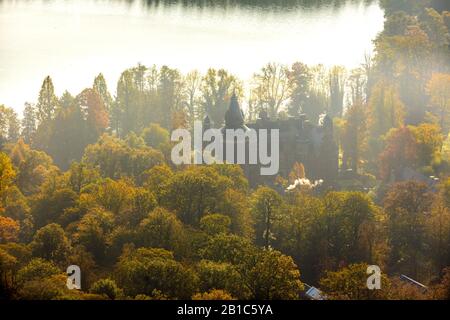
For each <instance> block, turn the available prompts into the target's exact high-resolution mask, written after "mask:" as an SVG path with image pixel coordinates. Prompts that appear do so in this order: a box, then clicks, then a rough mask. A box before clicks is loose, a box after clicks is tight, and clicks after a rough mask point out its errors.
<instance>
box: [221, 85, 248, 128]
mask: <svg viewBox="0 0 450 320" xmlns="http://www.w3.org/2000/svg"><path fill="white" fill-rule="evenodd" d="M243 125H244V116H243V114H242V111H241V108H240V107H239V102H238V99H237V96H236V92H235V91H233V95H232V96H231V99H230V107H229V108H228V110H227V112H226V113H225V127H226V128H232V129H237V128H240V127H242V126H243Z"/></svg>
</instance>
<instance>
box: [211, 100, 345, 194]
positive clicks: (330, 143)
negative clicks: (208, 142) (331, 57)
mask: <svg viewBox="0 0 450 320" xmlns="http://www.w3.org/2000/svg"><path fill="white" fill-rule="evenodd" d="M211 125H212V124H211V121H210V119H209V117H208V116H206V118H205V119H204V121H203V129H205V130H206V129H208V128H211ZM226 129H243V130H244V131H246V130H249V129H254V130H255V131H256V132H257V133H259V130H261V129H267V130H268V132H270V129H278V130H279V172H278V174H277V175H281V176H283V177H288V175H289V173H290V172H291V170H292V167H293V165H294V163H295V162H300V163H302V164H303V165H304V167H305V173H306V176H307V178H309V179H311V180H317V179H323V180H324V184H325V185H331V184H333V182H334V181H335V180H336V178H337V175H338V147H337V145H336V142H335V139H334V134H333V122H332V119H331V118H330V117H329V116H328V115H323V116H322V117H321V118H320V120H319V123H318V124H313V123H311V122H310V121H309V120H308V119H307V118H306V116H305V115H304V114H299V115H298V116H296V117H289V118H288V119H270V118H269V117H268V116H267V113H266V112H264V111H262V112H260V114H259V118H258V119H257V120H256V121H255V122H253V123H248V124H245V122H244V116H243V112H242V110H241V108H240V107H239V103H238V101H237V97H236V96H235V95H233V96H232V97H231V101H230V105H229V108H228V110H227V111H226V113H225V125H224V126H223V127H222V128H221V131H222V133H223V134H224V133H225V130H226ZM224 135H225V134H224ZM269 142H270V139H269ZM224 148H225V144H224ZM268 149H269V150H271V146H268ZM246 150H248V148H246ZM242 166H243V170H244V173H245V175H246V176H247V178H248V180H249V182H250V185H251V186H256V185H259V184H272V183H273V182H274V180H275V177H276V176H277V175H274V176H262V175H261V174H260V167H261V165H260V164H245V165H242Z"/></svg>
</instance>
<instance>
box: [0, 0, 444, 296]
mask: <svg viewBox="0 0 450 320" xmlns="http://www.w3.org/2000/svg"><path fill="white" fill-rule="evenodd" d="M245 2H252V1H245ZM288 2H290V1H288ZM424 3H427V6H425V5H424ZM381 4H382V6H383V8H384V10H385V26H384V30H383V31H382V32H381V33H380V34H379V35H378V36H377V38H376V39H375V40H374V46H375V51H374V54H373V56H371V57H369V56H367V57H366V59H365V63H364V64H363V65H361V67H360V68H357V69H354V70H346V69H345V68H344V67H341V66H335V67H332V68H326V67H324V66H322V65H316V66H309V65H306V64H303V63H301V62H297V63H294V64H292V65H290V66H286V65H282V64H278V63H273V62H271V63H268V64H267V65H266V66H264V67H263V68H262V69H261V70H259V71H257V72H256V73H255V74H254V77H253V79H252V81H251V83H244V82H243V81H241V80H240V79H238V78H237V77H236V76H234V75H233V74H230V73H229V72H227V71H226V70H222V69H209V70H208V71H207V72H206V73H205V74H201V73H200V72H198V71H192V72H189V73H187V74H182V73H181V72H179V71H178V70H176V69H172V68H170V67H168V66H162V67H160V68H158V67H156V66H150V67H147V66H144V65H141V64H139V65H137V66H136V67H133V68H130V69H128V70H125V71H124V72H123V73H122V75H121V76H120V79H119V80H118V82H117V88H116V95H114V96H113V95H112V94H111V93H110V90H109V89H108V87H107V85H106V81H105V78H104V77H103V75H102V74H99V75H98V76H97V77H96V78H95V79H94V81H93V84H92V87H89V88H86V89H84V90H83V91H82V92H81V93H79V94H77V95H75V96H74V95H72V94H71V93H69V92H67V91H66V92H65V93H64V94H63V95H62V96H60V97H58V96H57V95H56V94H55V90H54V85H53V82H52V79H51V77H50V76H48V77H46V78H45V79H44V81H43V83H42V87H41V89H40V93H39V96H38V97H37V101H36V102H35V103H26V104H25V107H24V110H23V115H22V116H21V117H20V118H19V117H18V115H17V113H16V112H15V111H14V110H13V109H12V108H9V107H7V106H4V105H0V139H1V141H0V150H1V151H0V299H197V300H201V299H302V298H304V295H303V292H304V290H305V288H306V285H313V286H315V287H317V288H319V289H320V290H321V291H322V292H323V294H324V295H326V297H327V299H450V139H449V130H450V12H449V11H445V10H444V9H445V8H444V6H445V3H443V2H439V1H435V2H433V1H418V0H413V1H397V0H395V1H394V0H383V1H381ZM428 6H429V7H428ZM330 54H331V53H330ZM233 93H236V94H237V96H238V99H239V101H240V104H241V105H242V106H244V111H245V117H246V121H248V122H251V121H254V120H255V119H256V118H257V117H258V115H259V113H260V112H261V111H265V112H266V113H267V114H268V115H269V116H270V117H272V118H281V119H283V118H288V117H290V116H296V115H298V114H299V113H303V114H305V115H306V116H307V117H308V119H310V120H311V121H312V122H317V121H319V118H320V117H321V114H323V113H327V114H328V115H330V116H331V117H332V118H333V124H334V128H335V130H336V136H335V137H336V143H337V145H338V146H339V167H340V173H339V177H338V178H337V180H336V181H334V182H333V184H328V185H327V188H320V187H317V186H316V185H314V184H312V183H311V184H310V183H296V181H299V180H301V181H309V180H307V177H308V172H307V171H305V169H304V166H303V165H302V164H301V163H296V164H295V165H294V166H293V168H292V172H291V173H290V174H289V175H288V176H284V177H283V176H279V177H277V178H276V179H275V180H274V182H273V184H269V185H260V186H258V187H256V188H251V187H250V186H249V181H248V180H247V178H246V176H245V175H244V173H243V170H242V168H241V167H240V166H239V165H232V164H214V165H202V166H196V165H180V166H175V165H173V163H172V162H171V159H170V152H171V148H172V146H173V142H171V140H170V132H171V131H172V130H173V129H176V128H187V129H192V126H193V122H194V121H195V120H202V119H203V118H204V117H205V115H208V116H209V117H210V118H211V120H212V123H213V124H214V125H215V126H216V127H220V126H221V125H222V124H223V121H224V115H225V112H226V110H227V108H228V106H229V104H230V97H231V96H232V94H233ZM288 186H289V187H288ZM69 265H78V266H80V269H81V275H82V277H81V290H69V289H68V288H67V287H66V279H67V275H66V273H65V272H66V268H67V267H68V266H69ZM368 265H378V266H380V268H381V270H382V275H383V276H382V289H381V290H369V289H368V288H367V287H366V279H367V274H366V269H367V266H368ZM402 274H403V275H407V276H408V277H411V278H413V279H415V280H417V281H420V282H421V283H423V284H424V285H426V286H427V289H423V288H420V287H418V286H415V285H413V284H411V283H410V282H405V281H403V280H401V278H400V275H402Z"/></svg>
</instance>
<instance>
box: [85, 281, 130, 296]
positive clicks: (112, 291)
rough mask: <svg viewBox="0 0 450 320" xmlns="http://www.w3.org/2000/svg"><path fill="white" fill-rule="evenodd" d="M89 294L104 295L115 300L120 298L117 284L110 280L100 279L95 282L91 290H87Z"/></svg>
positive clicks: (120, 292)
mask: <svg viewBox="0 0 450 320" xmlns="http://www.w3.org/2000/svg"><path fill="white" fill-rule="evenodd" d="M89 291H90V292H91V293H94V294H99V295H105V296H107V297H108V299H111V300H115V299H117V298H120V297H121V296H122V294H123V293H122V290H121V289H120V288H119V287H117V284H116V282H115V281H114V280H112V279H100V280H98V281H97V282H95V283H94V284H93V285H92V287H91V289H89Z"/></svg>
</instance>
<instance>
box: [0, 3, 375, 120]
mask: <svg viewBox="0 0 450 320" xmlns="http://www.w3.org/2000/svg"><path fill="white" fill-rule="evenodd" d="M212 2H213V1H145V2H144V1H138V0H136V1H130V0H129V1H120V0H117V1H114V0H109V1H105V0H103V1H101V0H81V1H80V0H77V1H75V0H53V1H50V0H47V1H25V0H23V1H20V0H16V1H11V0H6V1H1V0H0V104H5V105H7V106H10V107H13V108H14V109H16V110H17V111H18V112H20V111H21V110H22V109H23V104H24V102H26V101H29V102H35V101H36V100H37V96H38V92H39V89H40V86H41V84H42V81H43V79H44V78H45V76H47V75H50V76H51V77H52V79H53V83H54V85H55V90H56V92H57V94H61V93H62V92H63V91H64V90H66V89H67V90H69V92H71V93H72V94H74V95H75V94H78V93H79V92H80V91H81V90H82V89H83V88H85V87H89V86H91V85H92V82H93V79H94V77H95V76H96V75H97V74H98V73H99V72H102V73H103V74H104V75H105V78H106V79H107V82H108V85H109V89H110V91H111V92H112V93H114V92H115V89H116V88H115V87H116V82H117V80H118V78H119V76H120V73H121V72H122V71H123V70H124V69H126V68H129V67H132V66H134V65H136V64H137V63H138V62H140V63H142V64H145V65H153V64H156V65H157V66H161V65H164V64H165V65H168V66H170V67H173V68H178V69H180V70H181V71H182V72H188V71H190V70H192V69H198V70H200V71H201V72H205V71H206V70H207V69H208V68H209V67H214V68H225V69H227V70H229V71H230V72H232V73H234V74H235V75H237V76H238V77H240V78H241V79H242V80H244V81H247V80H249V79H250V78H251V76H252V74H253V73H254V72H256V71H258V70H259V69H260V68H261V67H262V66H263V65H264V64H266V63H267V62H272V61H273V62H279V63H283V64H291V63H293V62H295V61H302V62H304V63H307V64H318V63H322V64H324V65H326V66H331V65H344V66H346V67H347V68H353V67H357V66H358V65H359V64H360V63H362V62H363V60H364V55H365V54H370V53H371V52H372V50H373V44H372V40H373V39H374V38H375V37H376V35H377V33H378V32H380V31H381V30H382V28H383V21H384V17H383V11H382V9H381V8H380V7H379V5H378V2H377V1H367V0H366V1H363V0H361V1H357V0H352V1H323V0H322V1H292V0H291V1H276V3H279V4H275V5H271V4H270V1H265V2H262V3H263V4H261V3H258V2H257V1H251V0H247V1H217V2H216V4H215V5H214V4H212ZM217 3H218V4H217ZM267 3H269V4H267Z"/></svg>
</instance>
